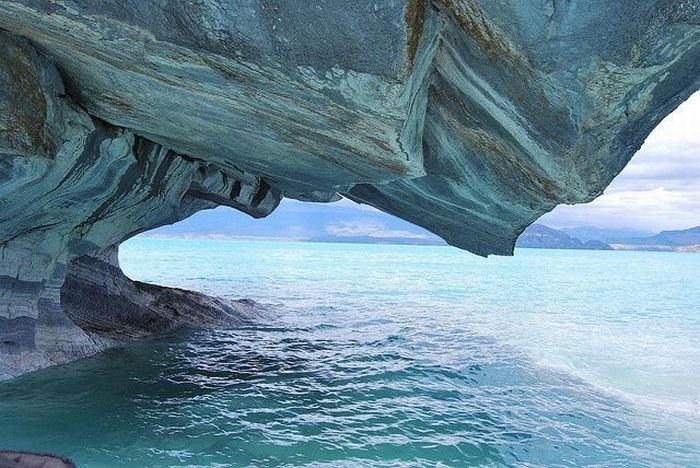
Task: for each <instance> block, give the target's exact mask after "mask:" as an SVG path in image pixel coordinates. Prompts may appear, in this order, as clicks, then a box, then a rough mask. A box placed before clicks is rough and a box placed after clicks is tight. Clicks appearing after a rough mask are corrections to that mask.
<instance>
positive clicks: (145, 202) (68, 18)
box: [0, 0, 700, 374]
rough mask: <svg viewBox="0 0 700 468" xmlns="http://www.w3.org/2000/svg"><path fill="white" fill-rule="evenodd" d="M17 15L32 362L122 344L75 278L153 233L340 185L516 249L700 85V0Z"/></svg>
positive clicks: (5, 21) (2, 68)
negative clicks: (201, 214)
mask: <svg viewBox="0 0 700 468" xmlns="http://www.w3.org/2000/svg"><path fill="white" fill-rule="evenodd" d="M0 29H2V30H3V32H2V33H1V34H0V44H1V45H2V50H0V84H2V85H3V87H2V89H0V112H1V114H0V180H1V181H2V185H1V186H0V207H1V208H2V212H1V213H0V235H2V239H1V241H2V243H1V244H0V249H1V250H2V255H3V262H2V263H1V264H0V305H2V310H4V311H5V312H0V319H1V321H2V322H3V327H4V329H5V331H6V332H7V333H9V334H10V335H11V336H15V337H18V338H17V340H19V341H22V342H23V343H24V344H26V346H25V347H28V348H31V349H34V350H35V352H33V353H29V354H28V355H30V356H31V357H30V358H28V359H29V361H28V364H27V362H25V363H24V366H25V367H24V368H25V369H28V368H32V366H34V367H36V366H37V365H38V366H41V363H45V362H46V359H47V358H46V356H55V355H60V354H61V353H63V354H62V355H63V356H64V357H65V359H63V358H60V357H58V358H56V359H55V360H57V361H61V359H63V360H68V359H70V358H71V357H75V356H80V355H85V354H89V353H90V352H94V350H96V349H100V348H101V347H102V346H103V345H104V343H103V342H102V341H100V338H99V337H95V336H93V335H91V334H90V333H86V332H85V331H84V330H81V329H80V327H76V326H75V323H74V320H71V319H70V318H69V317H68V316H67V315H66V314H65V313H64V311H63V310H62V304H61V293H60V291H61V287H62V284H63V281H64V279H65V277H66V274H67V272H68V275H69V277H70V278H71V284H77V283H80V281H81V276H80V275H81V274H84V272H85V271H89V270H90V269H86V268H80V267H79V266H78V263H76V262H78V260H77V259H78V258H80V259H81V260H80V262H81V263H80V265H83V266H85V265H92V266H93V267H94V268H97V266H100V265H102V266H104V271H103V272H102V273H101V274H104V277H108V276H109V275H108V274H107V273H105V271H106V272H109V271H112V270H111V268H112V267H113V266H114V265H112V266H110V265H111V263H110V262H105V261H103V260H104V258H105V257H106V256H108V254H109V252H113V251H114V248H115V246H116V245H118V244H119V243H120V242H122V241H123V240H125V239H127V238H128V237H130V236H132V235H135V234H137V233H139V232H143V231H144V230H147V229H151V228H153V227H156V226H158V225H161V224H163V223H169V222H174V221H177V220H178V219H182V218H183V217H185V216H188V215H189V214H191V213H193V212H195V211H198V210H201V209H205V208H211V207H214V206H217V205H228V206H232V207H234V208H237V209H239V210H241V211H244V212H246V213H248V214H250V215H251V216H254V217H263V216H266V215H267V214H269V213H270V212H272V211H273V210H274V209H275V208H276V206H277V205H278V203H279V201H280V200H281V198H282V197H291V198H297V199H300V200H307V201H326V202H327V201H334V200H337V199H338V198H339V197H340V196H341V195H342V196H345V197H347V198H350V199H352V200H355V201H357V202H360V203H367V204H370V205H372V206H374V207H377V208H379V209H381V210H383V211H385V212H387V213H390V214H393V215H396V216H399V217H401V218H404V219H406V220H408V221H410V222H413V223H415V224H418V225H421V226H423V227H425V228H427V229H428V230H430V231H432V232H434V233H436V234H438V235H439V236H441V237H442V238H444V239H445V240H446V241H447V242H449V243H450V244H452V245H455V246H458V247H460V248H463V249H466V250H469V251H471V252H474V253H476V254H479V255H484V256H486V255H489V254H510V253H512V251H513V246H514V243H515V239H516V238H517V236H518V235H519V234H520V232H522V230H523V229H524V228H525V227H526V226H527V225H529V224H530V223H532V222H533V221H535V220H536V219H537V218H538V217H539V216H540V215H541V214H543V213H545V212H547V211H549V210H551V209H552V208H553V207H554V206H556V205H557V204H559V203H579V202H584V201H589V200H591V199H593V198H594V197H595V196H597V195H599V194H600V193H602V191H603V189H604V188H605V187H606V186H607V185H608V184H609V183H610V181H611V180H612V179H613V178H614V177H615V176H616V175H617V174H618V173H619V172H620V171H621V170H622V168H623V167H624V166H625V164H626V163H627V162H628V161H629V159H630V158H631V157H632V155H633V154H634V152H635V151H636V150H637V149H638V148H639V147H640V145H641V144H642V142H643V140H644V138H645V137H646V136H647V135H648V134H649V133H650V132H651V130H652V129H653V128H654V126H655V125H656V124H658V122H660V120H661V119H662V118H663V117H664V116H666V115H667V114H669V113H670V112H671V111H672V110H673V109H674V108H675V107H676V106H677V105H679V104H680V103H681V102H682V101H683V100H685V99H686V98H687V97H688V96H690V94H691V93H693V92H694V91H695V90H697V89H698V88H699V87H700V2H698V1H696V0H690V1H688V0H683V1H681V0H666V1H663V2H658V1H651V0H645V1H631V0H630V1H626V0H624V1H615V2H612V1H607V0H594V1H593V2H581V1H571V2H554V1H544V2H542V1H534V0H532V1H529V0H528V1H520V0H517V1H516V0H506V1H502V2H484V1H479V0H433V1H428V0H405V1H399V0H389V1H385V2H376V1H375V2H370V1H365V0H359V1H357V2H345V1H341V0H317V1H311V2H298V1H294V0H258V1H255V0H202V1H199V2H187V1H184V0H172V1H154V2H141V1H137V0H121V1H118V2H117V1H113V0H106V1H102V2H92V1H85V0H52V1H48V0H46V1H45V0H24V1H17V0H0ZM90 258H94V259H97V260H96V261H92V260H90ZM112 263H113V262H112ZM96 265H97V266H96ZM93 267H91V268H93ZM114 268H117V267H114ZM71 271H72V272H73V273H71ZM116 271H118V268H117V270H116ZM81 272H82V273H81ZM83 280H84V283H85V284H86V285H89V287H86V288H85V290H90V291H95V287H96V285H95V284H93V283H94V282H90V281H89V280H90V279H89V278H83ZM117 283H119V284H120V286H119V287H118V288H117V286H115V285H116V284H117ZM100 287H102V288H104V291H103V293H104V297H108V296H110V294H111V292H114V291H115V288H117V290H116V294H119V291H125V290H134V288H133V287H132V286H130V285H129V283H128V282H125V281H121V282H117V281H116V280H115V282H114V284H112V283H110V282H109V281H104V282H103V283H101V286H100ZM136 289H138V288H136ZM75 290H79V288H77V289H75ZM149 294H150V293H149ZM164 294H165V293H164ZM112 295H113V294H112ZM71 297H73V296H71ZM144 297H145V296H144ZM148 297H151V296H148ZM150 300H151V299H148V300H146V299H144V301H146V302H148V301H150ZM78 302H80V301H78ZM195 302H198V303H204V302H206V301H205V300H201V301H200V300H199V299H198V300H197V301H195ZM73 303H75V301H73ZM86 304H88V303H87V302H86ZM86 304H83V306H85V307H88V306H87V305H86ZM90 307H91V308H89V310H87V309H86V311H85V314H87V315H86V316H85V317H82V319H81V320H83V322H84V323H105V321H106V322H109V317H103V316H98V315H99V314H100V311H98V310H95V307H94V304H93V305H91V306H90ZM146 309H148V307H146ZM133 310H138V311H143V310H144V308H143V307H142V305H140V306H138V307H136V308H134V309H133ZM72 313H73V316H75V314H80V311H78V312H76V311H75V310H73V312H72ZM139 313H141V312H139ZM144 313H145V314H146V315H148V314H150V313H154V312H153V311H151V312H148V311H146V312H144ZM156 315H157V314H156ZM30 335H31V336H30ZM30 338H31V339H30ZM13 340H14V338H13V339H12V340H8V341H13ZM66 343H69V344H70V346H67V345H66ZM23 349H24V348H23ZM23 352H24V351H23ZM56 353H58V354H56ZM52 359H53V358H52ZM52 362H53V361H52ZM37 363H38V364H37ZM0 364H1V362H0ZM20 367H21V365H20ZM0 374H2V369H0Z"/></svg>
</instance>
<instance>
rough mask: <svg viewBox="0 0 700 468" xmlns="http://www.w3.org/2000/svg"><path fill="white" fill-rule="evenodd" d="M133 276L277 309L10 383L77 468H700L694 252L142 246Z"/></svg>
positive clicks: (17, 409) (45, 441)
mask: <svg viewBox="0 0 700 468" xmlns="http://www.w3.org/2000/svg"><path fill="white" fill-rule="evenodd" d="M120 258H121V262H122V267H123V269H124V271H125V272H127V274H128V275H129V276H131V277H132V278H134V279H139V280H144V281H150V282H155V283H159V284H166V285H171V286H179V287H185V288H190V289H195V290H199V291H202V292H205V293H209V294H215V295H220V296H226V297H230V298H251V299H255V300H257V301H259V302H263V303H267V304H273V305H274V306H275V309H276V311H277V313H278V316H277V317H275V318H274V319H272V320H271V321H270V323H264V324H260V325H259V326H255V327H247V328H243V329H236V330H221V331H214V332H202V331H199V332H186V333H181V334H178V335H176V336H171V337H167V338H164V339H159V340H154V341H149V342H142V343H137V344H134V345H131V346H128V347H126V348H123V349H115V350H110V351H108V352H106V353H103V354H101V355H99V356H96V357H93V358H90V359H86V360H83V361H80V362H77V363H72V364H68V365H64V366H61V367H58V368H53V369H48V370H44V371H40V372H37V373H34V374H31V375H28V376H25V377H22V378H20V379H17V380H15V381H12V382H9V383H4V384H1V385H0V446H3V447H7V448H10V447H12V448H15V449H31V450H40V451H49V452H57V453H61V454H63V455H67V456H70V457H72V458H73V459H75V460H76V461H77V462H78V463H79V464H80V466H94V467H102V466H252V465H255V466H298V465H311V466H339V465H341V466H343V465H347V466H356V465H360V466H396V465H398V466H465V465H488V466H498V465H519V466H553V465H576V466H581V465H598V466H659V465H664V466H699V465H700V255H693V254H676V253H654V252H605V251H600V252H597V251H564V250H561V251H549V250H519V251H517V252H516V255H515V257H512V258H505V257H493V258H489V259H482V258H478V257H475V256H473V255H470V254H467V253H464V252H461V251H458V250H456V249H452V248H449V247H423V246H421V247H416V246H384V245H349V244H311V243H282V242H279V243H278V242H243V241H214V240H206V241H201V240H197V241H195V240H166V239H152V238H150V239H149V238H136V239H132V240H131V241H129V242H127V243H126V244H125V245H123V246H122V249H121V253H120Z"/></svg>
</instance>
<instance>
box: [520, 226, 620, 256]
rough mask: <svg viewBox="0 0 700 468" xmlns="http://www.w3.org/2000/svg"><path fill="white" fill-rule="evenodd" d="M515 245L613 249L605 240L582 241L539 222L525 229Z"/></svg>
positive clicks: (529, 247)
mask: <svg viewBox="0 0 700 468" xmlns="http://www.w3.org/2000/svg"><path fill="white" fill-rule="evenodd" d="M515 246H516V247H520V248H525V249H577V250H612V247H610V245H608V244H606V243H605V242H601V241H599V240H594V239H589V240H586V241H582V240H580V239H577V238H576V237H572V236H570V235H569V234H567V233H566V232H564V231H560V230H557V229H553V228H551V227H549V226H545V225H544V224H537V223H536V224H533V225H532V226H530V227H528V228H527V229H525V231H524V232H523V233H522V234H521V235H520V237H518V241H517V242H516V243H515Z"/></svg>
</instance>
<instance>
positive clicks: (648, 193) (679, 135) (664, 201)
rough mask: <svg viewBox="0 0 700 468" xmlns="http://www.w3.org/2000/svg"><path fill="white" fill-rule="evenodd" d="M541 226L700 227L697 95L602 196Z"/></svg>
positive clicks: (552, 216) (562, 209)
mask: <svg viewBox="0 0 700 468" xmlns="http://www.w3.org/2000/svg"><path fill="white" fill-rule="evenodd" d="M541 221H542V222H543V223H544V224H547V225H549V226H552V227H574V226H597V227H628V228H641V229H649V230H652V231H654V230H663V229H683V228H688V227H693V226H698V225H700V92H698V93H695V94H694V95H693V96H692V97H691V98H690V99H689V100H688V101H686V102H684V103H683V104H681V105H680V107H678V109H676V110H675V111H674V112H673V113H672V114H671V115H669V116H668V117H666V119H665V120H664V121H663V122H661V124H660V125H659V126H658V127H657V128H656V129H655V130H654V131H653V132H652V133H651V135H649V137H648V138H647V140H646V142H645V143H644V145H643V146H642V148H641V149H640V150H639V152H638V153H637V154H636V155H635V156H634V157H633V158H632V161H630V163H629V164H628V165H627V167H626V168H625V169H624V170H623V171H622V173H620V175H619V176H618V177H617V178H616V179H615V180H614V181H613V183H612V184H611V185H610V186H609V187H608V189H607V190H606V191H605V193H604V194H603V195H602V196H600V197H599V198H597V199H596V200H594V201H593V202H591V203H588V204H586V205H575V206H559V207H557V208H556V209H555V210H554V211H553V212H552V213H549V214H546V215H545V216H543V217H542V218H541Z"/></svg>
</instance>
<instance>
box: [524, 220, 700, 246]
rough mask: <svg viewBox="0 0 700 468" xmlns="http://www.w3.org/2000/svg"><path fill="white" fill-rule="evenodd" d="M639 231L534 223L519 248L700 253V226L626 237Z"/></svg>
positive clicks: (526, 230) (525, 233)
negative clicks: (565, 227) (559, 226)
mask: <svg viewBox="0 0 700 468" xmlns="http://www.w3.org/2000/svg"><path fill="white" fill-rule="evenodd" d="M635 232H636V233H638V232H639V231H628V230H622V229H601V228H592V227H578V228H569V229H561V230H558V229H553V228H550V227H548V226H545V225H543V224H533V225H532V226H530V227H528V228H527V229H525V232H523V233H522V234H521V236H520V237H519V238H518V242H517V243H516V246H517V247H522V248H540V249H589V250H651V251H664V252H700V226H698V227H694V228H690V229H684V230H678V231H663V232H661V233H659V234H656V235H646V236H639V237H624V235H625V234H630V233H635ZM572 233H580V234H581V236H582V238H579V237H575V236H573V235H572Z"/></svg>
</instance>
